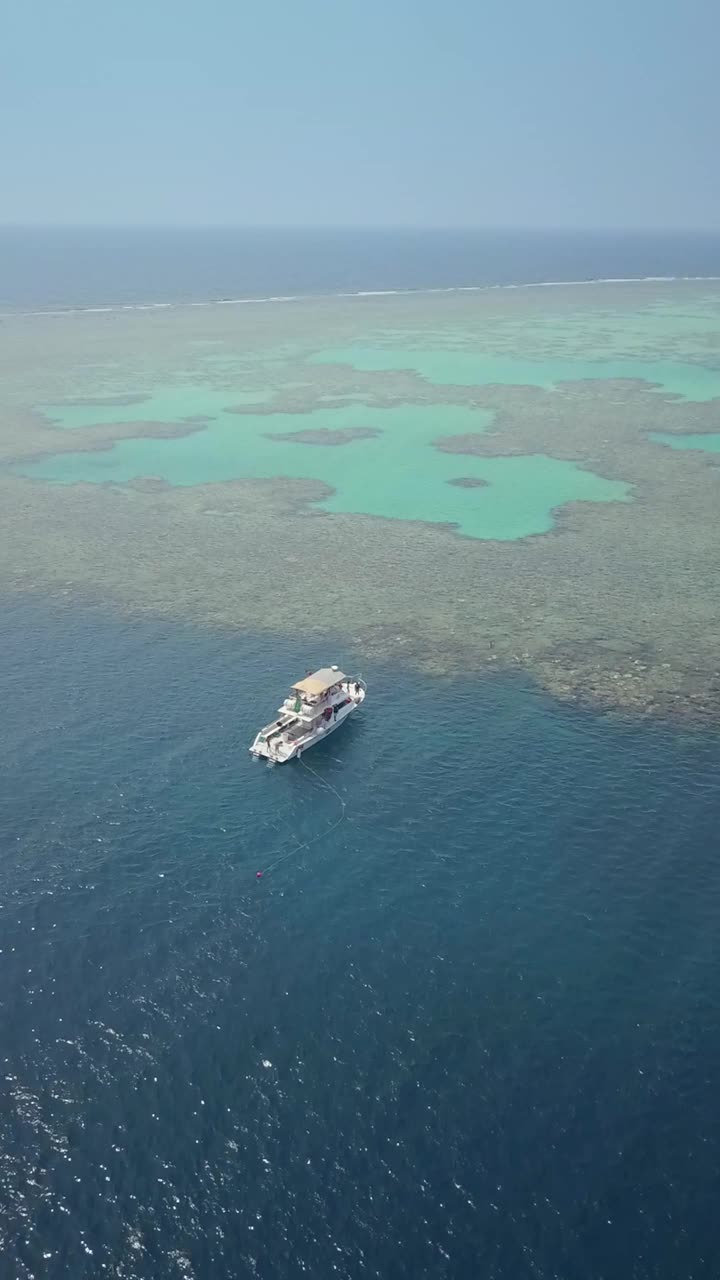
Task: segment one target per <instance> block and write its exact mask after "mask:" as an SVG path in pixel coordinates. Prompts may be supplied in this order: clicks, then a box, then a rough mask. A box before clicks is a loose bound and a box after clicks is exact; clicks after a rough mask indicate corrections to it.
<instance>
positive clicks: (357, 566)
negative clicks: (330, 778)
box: [0, 283, 720, 719]
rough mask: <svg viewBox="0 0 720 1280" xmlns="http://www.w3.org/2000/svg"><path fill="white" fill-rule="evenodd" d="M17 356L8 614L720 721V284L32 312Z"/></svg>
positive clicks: (0, 430) (5, 436)
mask: <svg viewBox="0 0 720 1280" xmlns="http://www.w3.org/2000/svg"><path fill="white" fill-rule="evenodd" d="M3 337H4V342H3V347H2V364H3V367H2V388H3V389H2V393H1V399H0V497H1V500H2V511H3V517H2V518H3V529H2V549H1V550H0V588H1V589H3V590H5V591H9V590H21V591H28V590H34V591H41V592H46V593H47V592H51V593H57V594H60V593H61V594H62V595H63V596H64V598H68V599H72V598H73V597H74V596H77V597H78V598H82V599H87V598H92V599H95V600H98V601H102V602H106V603H109V604H112V605H114V606H115V607H116V608H121V609H123V610H126V611H128V612H132V611H135V610H142V611H149V612H152V613H155V614H166V615H168V616H173V617H184V618H191V619H194V620H196V621H197V622H199V623H203V624H206V625H212V626H215V625H218V626H227V625H230V626H236V627H247V628H253V629H258V628H260V629H262V628H265V629H267V630H269V631H273V630H274V631H287V630H292V631H293V633H295V634H297V635H298V636H302V635H305V636H307V637H308V639H310V638H312V637H319V636H322V634H323V633H326V632H328V631H332V632H335V633H337V632H338V630H340V631H342V632H344V633H345V634H346V635H347V637H348V642H349V643H350V644H351V645H352V646H353V648H355V649H357V650H360V651H362V652H363V653H365V654H366V655H367V658H368V660H372V659H374V658H377V659H387V658H395V659H397V660H400V661H403V662H406V663H408V664H411V665H413V666H415V667H417V668H420V669H422V670H424V671H428V672H432V673H434V674H437V675H444V674H453V673H456V672H458V671H461V670H465V669H467V670H472V671H482V670H487V671H494V670H508V669H517V668H523V669H526V670H527V671H528V672H530V673H531V674H533V675H534V677H535V679H536V680H537V681H538V683H539V684H540V685H541V686H542V687H543V688H545V689H546V690H548V691H549V692H551V693H552V694H554V695H556V696H558V697H561V698H563V699H572V700H575V701H579V702H581V703H584V704H587V705H590V706H594V707H600V708H603V709H609V710H612V709H616V710H624V711H629V712H631V713H632V714H636V715H656V714H673V715H679V716H683V717H686V718H688V719H696V718H703V717H705V718H711V719H717V718H720V668H719V664H718V654H717V636H718V633H719V629H720V585H719V583H718V575H717V570H716V565H717V556H718V550H719V549H720V548H719V545H718V544H719V542H720V538H719V536H718V519H717V514H718V510H719V509H720V508H719V505H718V504H719V499H720V466H718V457H717V452H713V448H714V446H713V444H712V443H711V442H712V441H713V440H714V439H716V438H717V437H718V434H719V433H720V289H718V287H717V286H714V285H711V284H707V283H705V284H690V283H676V284H658V283H648V284H637V285H635V284H632V285H598V286H592V287H587V288H577V287H576V288H570V287H558V288H553V289H543V290H537V289H535V290H533V289H528V290H522V289H515V290H508V291H502V290H496V291H492V290H490V291H487V292H486V293H473V294H456V295H433V296H422V295H411V296H407V297H388V298H373V299H368V298H354V299H324V300H308V301H306V302H302V303H297V302H295V303H291V304H281V303H280V304H273V305H270V306H267V305H266V306H260V305H258V306H257V307H253V306H252V305H246V306H243V307H238V308H232V307H206V308H183V307H178V308H167V309H163V310H162V311H158V312H137V313H127V312H125V313H122V312H118V313H112V312H110V313H103V314H93V315H90V314H87V315H83V314H73V315H68V316H64V317H62V316H61V317H58V316H54V317H43V316H32V317H29V316H13V317H10V316H8V317H5V318H4V319H3ZM38 352H42V358H41V357H40V356H39V355H38ZM208 352H210V354H208ZM453 379H455V380H454V381H453ZM683 440H686V441H687V447H679V446H678V445H676V444H675V442H681V441H683ZM703 440H707V441H708V447H707V448H704V447H703V443H702V442H703ZM698 442H699V443H698ZM298 445H305V446H306V447H305V448H297V446H298ZM668 445H670V446H671V447H668ZM317 446H320V447H317ZM309 601H315V602H317V607H313V608H309V607H308V602H309Z"/></svg>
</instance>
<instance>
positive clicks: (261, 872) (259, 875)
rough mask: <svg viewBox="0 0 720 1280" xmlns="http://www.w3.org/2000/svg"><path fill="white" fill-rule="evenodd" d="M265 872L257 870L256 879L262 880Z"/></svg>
mask: <svg viewBox="0 0 720 1280" xmlns="http://www.w3.org/2000/svg"><path fill="white" fill-rule="evenodd" d="M264 874H265V873H264V871H256V872H255V879H256V880H262V878H263V876H264Z"/></svg>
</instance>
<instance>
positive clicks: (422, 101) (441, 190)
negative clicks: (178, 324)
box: [0, 0, 720, 228]
mask: <svg viewBox="0 0 720 1280" xmlns="http://www.w3.org/2000/svg"><path fill="white" fill-rule="evenodd" d="M3 9H4V16H3V19H2V31H1V35H0V118H1V120H2V124H0V138H1V139H2V141H1V143H0V183H1V184H2V186H1V190H2V208H1V209H0V220H2V221H4V222H27V221H32V222H86V223H87V222H102V223H125V222H133V223H145V222H148V223H151V222H154V223H158V222H160V223H233V224H243V223H251V224H286V225H287V224H294V225H302V224H335V225H342V224H346V225H347V224H350V225H355V226H359V225H365V224H373V225H397V224H402V225H409V224H410V225H435V226H438V225H440V226H451V225H464V226H474V225H478V226H593V227H601V226H656V227H657V226H664V227H667V226H697V227H708V228H712V227H720V177H719V175H718V126H719V125H720V74H719V73H718V65H719V63H720V57H719V50H720V0H683V2H682V3H680V2H679V0H624V3H621V2H620V0H597V3H587V2H586V0H545V2H544V3H543V2H542V0H256V2H255V3H253V4H248V3H244V2H243V0H204V3H200V0H5V5H4V6H3Z"/></svg>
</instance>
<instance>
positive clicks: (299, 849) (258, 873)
mask: <svg viewBox="0 0 720 1280" xmlns="http://www.w3.org/2000/svg"><path fill="white" fill-rule="evenodd" d="M296 759H297V762H298V764H299V765H302V767H303V769H305V770H306V771H307V772H308V773H310V774H312V776H313V778H316V779H317V781H318V782H319V783H320V785H321V786H323V787H327V790H328V791H331V792H332V794H333V795H334V796H335V797H336V799H337V801H338V803H339V805H340V816H339V818H336V819H335V821H334V822H333V823H331V825H330V826H329V827H325V829H324V830H323V831H318V833H317V835H314V836H313V837H312V839H311V840H303V842H302V844H298V845H295V846H294V847H293V848H292V849H289V850H288V851H287V853H283V854H282V855H281V856H280V857H279V858H275V859H274V861H273V862H270V863H268V865H267V866H266V867H265V868H264V870H262V871H256V872H255V878H256V879H257V880H262V878H263V876H266V875H268V873H269V872H270V871H274V870H275V868H276V867H279V866H280V863H281V862H286V861H287V859H288V858H292V857H294V855H295V854H297V853H300V852H302V850H303V849H310V848H311V847H312V845H314V844H317V842H318V840H322V839H323V837H324V836H329V835H330V832H331V831H334V830H335V829H336V827H339V826H340V823H341V822H342V821H343V819H344V817H345V801H344V800H343V798H342V796H341V795H340V792H339V791H338V790H337V789H336V788H335V787H334V786H333V785H332V783H331V782H328V780H327V778H323V777H321V776H320V774H319V773H317V772H316V770H315V769H313V768H312V767H311V766H310V765H309V764H306V763H305V761H304V760H303V758H302V756H297V757H296Z"/></svg>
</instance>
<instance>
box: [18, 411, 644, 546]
mask: <svg viewBox="0 0 720 1280" xmlns="http://www.w3.org/2000/svg"><path fill="white" fill-rule="evenodd" d="M224 394H225V402H226V404H227V403H230V402H231V401H232V395H231V394H230V393H227V392H226V393H224ZM218 395H219V393H217V392H215V393H214V394H213V395H211V396H208V395H207V394H206V393H204V392H203V391H202V390H201V391H197V390H190V391H188V392H187V393H184V392H179V391H171V392H169V393H167V394H158V395H156V396H155V397H154V398H152V399H148V400H147V401H144V402H142V403H138V404H136V405H132V406H130V407H129V408H130V409H131V410H132V412H131V414H130V416H129V417H128V418H127V421H132V422H138V421H140V422H143V421H148V420H150V421H152V420H155V421H158V422H172V421H178V420H179V419H180V417H181V415H182V416H187V415H190V414H201V413H203V412H204V413H208V412H211V413H214V414H215V415H216V416H215V418H214V420H213V421H212V422H211V423H209V424H208V425H207V427H205V428H203V429H201V430H195V431H193V432H192V433H191V434H189V435H186V436H183V437H181V438H179V439H172V440H163V439H153V438H151V437H145V438H141V439H128V440H122V441H119V442H118V443H117V444H115V445H114V446H113V447H112V448H111V449H103V450H101V451H94V452H86V453H74V452H73V453H63V454H57V455H53V456H51V457H49V458H46V459H43V460H40V461H38V462H33V463H22V464H19V465H18V466H17V467H16V468H15V469H16V470H17V471H19V472H20V473H21V474H24V475H29V476H32V477H34V478H36V479H45V480H52V481H59V482H63V483H76V482H78V481H84V482H92V483H103V482H109V481H111V482H113V483H123V482H127V481H128V480H133V479H136V478H138V477H148V476H152V477H160V478H162V479H163V480H166V481H168V482H169V483H170V484H172V485H180V486H187V485H196V484H204V483H210V482H217V481H229V480H234V479H238V478H256V479H268V478H270V479H272V478H279V477H293V478H296V479H307V480H321V481H322V482H323V483H325V484H326V485H328V486H329V487H330V489H331V490H332V492H331V493H330V494H329V495H328V496H327V497H326V498H323V499H321V500H320V501H319V502H318V503H317V504H316V505H318V506H319V507H320V508H321V509H324V510H326V511H331V512H332V511H337V512H353V513H358V514H366V515H376V516H381V517H386V518H393V519H401V520H426V521H432V522H439V523H447V524H450V525H452V526H454V527H455V528H457V530H458V531H459V532H460V533H462V534H465V535H467V536H470V537H475V538H493V539H498V540H503V539H514V538H521V537H525V536H528V535H530V534H537V533H544V532H546V531H547V530H548V529H551V528H552V526H553V513H554V512H555V510H556V509H557V508H560V507H562V506H563V505H564V504H565V503H568V502H575V501H591V502H610V501H623V500H627V499H628V498H629V495H630V489H629V486H628V485H625V484H623V483H621V482H619V481H614V480H607V479H605V478H603V477H600V476H597V475H595V474H593V473H592V472H591V471H588V470H584V469H583V468H581V467H579V466H577V465H576V464H575V463H573V462H568V461H566V460H564V459H561V458H550V457H546V456H544V455H542V454H537V455H534V456H528V457H506V458H503V457H500V458H480V457H472V456H467V455H462V456H458V455H452V454H447V453H443V452H441V451H440V450H438V449H437V448H435V447H434V444H435V442H436V441H437V440H438V439H439V438H442V437H443V436H451V435H462V434H464V433H477V432H481V431H483V430H485V429H486V428H487V426H488V425H489V424H490V423H491V422H492V414H490V413H488V412H486V411H483V410H478V409H472V408H467V407H464V406H458V405H403V404H398V405H397V406H395V407H393V408H389V409H378V408H371V407H368V406H365V405H347V406H340V407H337V406H334V407H328V408H326V409H323V408H321V409H316V410H315V411H314V412H312V413H283V414H272V413H262V414H252V413H250V412H243V413H242V414H233V413H228V412H224V411H223V410H222V409H221V408H220V405H219V401H218ZM124 412H125V410H124V408H123V407H122V406H112V405H107V406H102V407H98V406H94V405H68V406H60V405H58V406H48V407H47V408H46V413H47V414H48V416H50V417H51V418H52V419H53V420H57V421H59V422H60V423H62V425H63V426H66V427H80V426H89V425H91V424H93V423H100V422H106V423H108V422H110V423H111V422H115V421H122V420H123V416H124ZM358 428H359V429H361V430H365V431H370V432H374V433H376V434H375V436H374V437H373V438H366V439H352V440H351V441H350V442H349V443H344V444H340V445H337V444H336V445H323V444H308V443H305V442H303V441H302V439H301V437H300V436H298V440H297V442H294V441H293V440H292V434H293V433H295V434H297V433H302V432H307V431H308V430H310V431H314V432H319V433H320V438H322V433H323V432H326V433H327V432H338V431H340V432H352V431H353V430H356V429H358ZM288 435H289V438H288ZM279 436H281V437H284V438H282V439H279V438H278V437H279ZM467 477H470V478H472V479H475V480H481V481H484V482H485V486H486V487H483V488H480V489H478V488H462V487H458V486H456V485H453V484H450V483H449V482H450V481H452V480H454V479H458V478H467Z"/></svg>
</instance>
